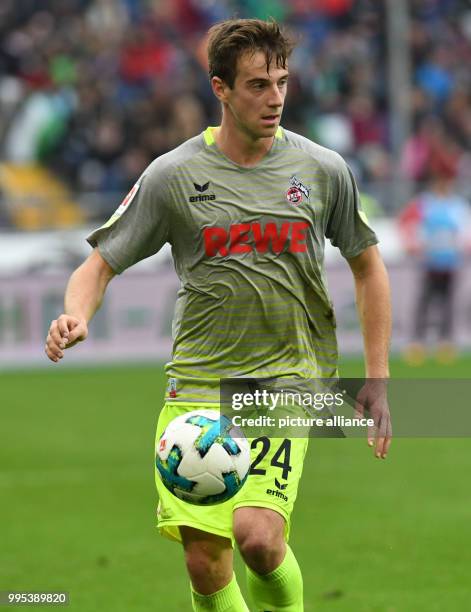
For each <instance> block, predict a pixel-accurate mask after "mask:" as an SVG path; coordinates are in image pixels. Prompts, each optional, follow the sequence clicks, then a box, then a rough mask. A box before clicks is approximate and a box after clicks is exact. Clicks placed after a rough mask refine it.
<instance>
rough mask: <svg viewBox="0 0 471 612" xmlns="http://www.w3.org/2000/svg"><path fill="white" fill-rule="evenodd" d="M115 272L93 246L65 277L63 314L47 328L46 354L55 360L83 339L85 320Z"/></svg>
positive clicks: (85, 328)
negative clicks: (69, 274)
mask: <svg viewBox="0 0 471 612" xmlns="http://www.w3.org/2000/svg"><path fill="white" fill-rule="evenodd" d="M114 275H115V273H114V271H113V270H112V268H111V267H110V266H109V264H108V263H107V262H106V261H105V260H104V259H103V257H102V256H101V255H100V252H99V251H98V249H94V250H93V251H92V253H91V254H90V255H89V257H88V258H87V259H86V260H85V261H84V262H83V264H82V265H81V266H79V267H78V268H77V269H76V270H75V272H73V274H72V276H71V277H70V279H69V282H68V284H67V289H66V292H65V298H64V304H65V308H64V313H63V314H61V315H60V317H59V318H58V319H56V320H54V321H52V323H51V325H50V327H49V333H48V335H47V339H46V347H45V351H46V355H47V356H48V357H49V359H50V360H51V361H54V362H55V363H57V362H58V361H59V360H60V359H62V357H63V356H64V350H65V349H67V348H71V347H72V346H74V345H75V344H77V342H81V341H83V340H85V339H86V337H87V335H88V323H89V321H90V320H91V319H92V317H93V315H94V314H95V312H96V311H97V310H98V308H99V307H100V305H101V303H102V301H103V296H104V295H105V291H106V287H107V286H108V283H109V282H110V280H111V279H112V278H113V276H114Z"/></svg>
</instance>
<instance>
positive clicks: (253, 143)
mask: <svg viewBox="0 0 471 612" xmlns="http://www.w3.org/2000/svg"><path fill="white" fill-rule="evenodd" d="M214 139H215V141H216V145H217V147H218V149H219V150H220V151H221V152H222V153H224V155H225V156H226V157H228V158H229V159H230V160H232V161H233V162H235V163H236V164H239V166H245V167H246V168H251V167H253V166H256V165H257V164H258V163H259V162H260V161H261V160H262V159H263V158H264V157H265V155H266V154H267V153H268V152H269V151H270V149H271V147H272V145H273V140H274V136H270V137H269V138H257V139H255V140H254V139H253V138H251V137H250V136H249V135H248V134H244V132H242V131H241V130H239V129H237V128H236V127H235V126H229V125H227V123H225V122H224V121H223V122H222V124H221V126H220V127H218V128H215V130H214Z"/></svg>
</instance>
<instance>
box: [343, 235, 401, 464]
mask: <svg viewBox="0 0 471 612" xmlns="http://www.w3.org/2000/svg"><path fill="white" fill-rule="evenodd" d="M348 263H349V265H350V268H351V270H352V273H353V277H354V280H355V291H356V301H357V308H358V314H359V318H360V323H361V327H362V331H363V341H364V351H365V374H366V378H367V379H368V380H367V383H366V384H365V386H364V387H363V389H362V390H361V392H360V394H359V396H358V404H357V410H358V411H359V412H362V411H363V409H364V408H368V409H369V410H370V412H371V413H372V416H373V418H374V419H375V423H376V428H375V429H376V431H375V432H372V431H369V432H368V444H369V445H370V446H373V445H374V447H375V455H376V457H378V458H379V457H381V458H383V459H385V458H386V456H387V452H388V449H389V446H390V444H391V436H392V428H391V419H390V414H389V407H388V403H387V396H386V383H385V380H386V379H388V378H389V345H390V338H391V298H390V290H389V279H388V274H387V271H386V268H385V266H384V263H383V260H382V258H381V255H380V253H379V251H378V248H377V247H376V246H370V247H368V248H367V249H365V250H364V251H363V252H362V253H360V255H358V256H356V257H353V258H351V259H349V260H348Z"/></svg>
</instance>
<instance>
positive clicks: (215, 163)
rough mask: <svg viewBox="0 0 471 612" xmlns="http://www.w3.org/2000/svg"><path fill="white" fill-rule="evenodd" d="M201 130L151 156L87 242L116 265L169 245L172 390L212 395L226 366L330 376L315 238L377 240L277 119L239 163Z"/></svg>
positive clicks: (350, 192) (344, 248) (344, 247)
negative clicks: (265, 140)
mask: <svg viewBox="0 0 471 612" xmlns="http://www.w3.org/2000/svg"><path fill="white" fill-rule="evenodd" d="M213 129H214V128H208V129H207V130H206V131H205V132H203V133H202V134H200V135H199V136H196V137H195V138H192V139H190V140H188V141H186V142H185V143H183V144H182V145H180V146H179V147H177V148H176V149H174V150H173V151H171V152H169V153H167V154H165V155H163V156H161V157H159V158H157V159H156V160H154V161H153V162H152V163H151V164H150V166H149V167H148V168H147V169H146V170H145V171H144V173H143V174H142V176H141V177H140V178H139V180H138V181H137V183H136V185H134V187H133V189H132V190H131V192H130V194H129V195H128V196H127V198H125V200H124V201H123V203H122V204H121V206H120V207H119V208H118V210H117V211H116V212H115V214H114V215H113V216H112V217H111V218H110V220H109V221H108V222H107V223H105V225H103V226H102V227H101V228H99V229H98V230H96V231H95V232H93V233H92V234H91V235H90V236H89V237H88V241H89V243H90V244H91V245H92V246H94V247H98V249H99V251H100V253H101V255H102V256H103V258H104V259H105V260H106V261H107V262H108V263H109V265H110V266H111V267H112V268H113V270H114V271H115V272H116V273H121V272H122V271H123V270H125V269H126V268H128V267H129V266H132V265H133V264H135V263H137V262H138V261H140V260H142V259H144V258H146V257H149V256H151V255H153V254H155V253H156V252H157V251H158V250H159V249H160V248H161V247H162V246H163V245H164V244H165V243H166V242H169V243H170V244H171V246H172V253H173V258H174V262H175V268H176V271H177V274H178V276H179V278H180V281H181V288H180V290H179V293H178V298H177V303H176V307H175V316H174V321H173V338H174V345H173V353H172V359H171V361H170V362H169V363H168V364H167V365H166V373H167V375H168V377H169V378H170V379H175V380H173V381H172V385H173V386H172V388H173V390H174V393H172V395H176V397H175V398H174V399H175V400H176V401H178V400H184V401H202V402H207V401H218V400H219V380H220V378H226V377H263V378H265V377H279V376H281V377H291V378H314V377H323V378H324V377H326V378H327V377H330V376H332V375H335V372H336V368H337V342H336V336H335V316H334V312H333V308H332V303H331V301H330V299H329V295H328V291H327V285H326V278H325V272H324V266H323V262H324V245H325V239H326V238H328V239H330V240H331V242H332V244H334V245H335V246H337V247H338V248H339V249H340V251H341V253H342V255H343V256H344V257H346V258H351V257H355V256H356V255H358V254H359V253H361V252H362V251H363V250H364V249H365V248H367V247H368V246H370V245H373V244H376V243H377V238H376V236H375V234H374V232H373V231H372V230H371V228H370V227H369V226H368V224H367V222H366V218H365V216H364V214H363V213H362V211H361V210H360V205H359V197H358V191H357V188H356V185H355V181H354V179H353V177H352V174H351V172H350V170H349V168H348V166H347V165H346V164H345V162H344V160H343V159H342V158H341V157H340V156H339V155H338V154H337V153H335V152H333V151H330V150H328V149H326V148H324V147H321V146H319V145H317V144H315V143H313V142H311V141H310V140H308V139H306V138H304V137H302V136H300V135H298V134H295V133H293V132H290V131H288V130H284V129H282V128H279V129H278V131H277V134H276V137H275V139H274V143H273V145H272V147H271V149H270V151H269V152H268V154H267V155H266V156H265V157H264V158H263V159H262V161H261V162H260V163H258V164H257V165H256V166H255V167H253V168H246V167H243V166H239V165H238V164H236V163H235V162H233V161H232V160H230V159H229V158H227V157H225V156H224V155H223V154H222V152H221V151H220V150H219V149H218V147H217V145H216V143H215V140H214V134H213Z"/></svg>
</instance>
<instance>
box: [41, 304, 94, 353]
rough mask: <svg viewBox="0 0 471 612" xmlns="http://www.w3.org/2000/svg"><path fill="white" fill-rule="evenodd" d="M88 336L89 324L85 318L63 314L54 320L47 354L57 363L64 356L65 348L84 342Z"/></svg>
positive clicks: (50, 329) (48, 337) (46, 349)
mask: <svg viewBox="0 0 471 612" xmlns="http://www.w3.org/2000/svg"><path fill="white" fill-rule="evenodd" d="M87 336H88V326H87V322H86V320H85V319H78V318H77V317H72V316H70V315H66V314H62V315H61V316H60V317H59V318H58V319H56V320H54V321H52V323H51V325H50V327H49V333H48V335H47V338H46V347H45V351H46V355H47V356H48V357H49V359H50V360H51V361H54V362H55V363H57V362H58V361H59V360H60V359H62V357H63V356H64V350H65V349H68V348H71V347H72V346H74V345H75V344H77V342H82V341H83V340H85V338H86V337H87Z"/></svg>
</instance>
